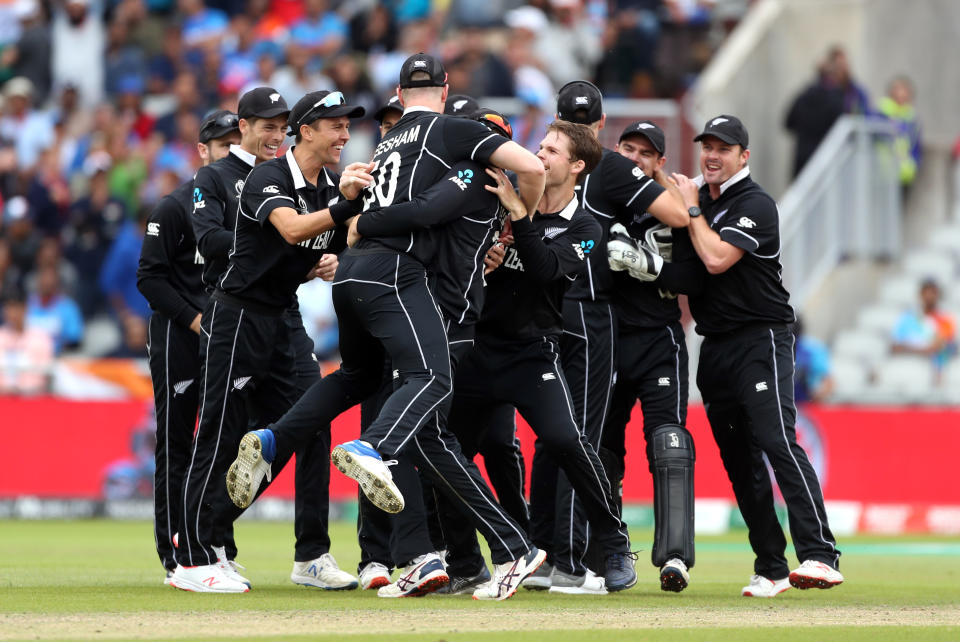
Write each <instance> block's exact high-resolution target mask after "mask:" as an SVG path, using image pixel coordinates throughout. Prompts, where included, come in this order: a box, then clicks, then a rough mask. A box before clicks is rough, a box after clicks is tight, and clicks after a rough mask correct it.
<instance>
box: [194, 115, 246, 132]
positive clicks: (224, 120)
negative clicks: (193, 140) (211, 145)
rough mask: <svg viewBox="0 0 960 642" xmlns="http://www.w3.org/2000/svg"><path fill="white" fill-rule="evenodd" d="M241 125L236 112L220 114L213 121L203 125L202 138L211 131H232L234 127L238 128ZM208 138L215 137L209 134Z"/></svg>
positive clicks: (201, 129)
mask: <svg viewBox="0 0 960 642" xmlns="http://www.w3.org/2000/svg"><path fill="white" fill-rule="evenodd" d="M239 127H240V117H239V116H237V115H236V114H232V113H226V114H220V115H219V116H218V117H217V118H215V119H214V120H211V121H207V122H205V123H204V124H203V127H201V128H200V138H203V137H204V134H209V133H210V132H216V131H223V130H226V131H230V130H233V129H238V128H239ZM208 138H213V137H212V136H208Z"/></svg>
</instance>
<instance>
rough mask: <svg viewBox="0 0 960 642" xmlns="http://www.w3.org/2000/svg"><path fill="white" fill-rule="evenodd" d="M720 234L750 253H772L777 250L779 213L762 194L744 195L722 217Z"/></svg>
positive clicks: (778, 246) (774, 253) (767, 254)
mask: <svg viewBox="0 0 960 642" xmlns="http://www.w3.org/2000/svg"><path fill="white" fill-rule="evenodd" d="M717 232H718V233H719V234H720V238H721V239H723V240H724V241H726V242H727V243H730V244H731V245H734V246H736V247H739V248H740V249H742V250H743V251H745V252H749V253H750V254H761V255H764V256H774V255H776V254H777V253H778V252H779V251H780V217H779V215H778V214H777V206H776V204H775V203H774V202H773V200H772V199H770V198H769V197H767V196H765V195H761V194H758V195H756V196H746V197H744V198H743V199H742V200H741V201H739V202H738V203H737V204H736V207H735V208H732V209H731V211H730V212H728V213H727V215H726V216H725V217H724V219H723V221H722V222H721V224H720V227H719V229H718V230H717Z"/></svg>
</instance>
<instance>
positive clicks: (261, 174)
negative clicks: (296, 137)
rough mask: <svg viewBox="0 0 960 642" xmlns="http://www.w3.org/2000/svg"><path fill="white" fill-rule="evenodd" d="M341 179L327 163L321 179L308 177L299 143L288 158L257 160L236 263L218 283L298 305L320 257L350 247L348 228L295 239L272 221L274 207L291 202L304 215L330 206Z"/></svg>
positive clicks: (246, 296)
mask: <svg viewBox="0 0 960 642" xmlns="http://www.w3.org/2000/svg"><path fill="white" fill-rule="evenodd" d="M339 182H340V177H339V176H338V175H336V174H334V173H333V172H331V171H330V170H328V169H326V168H324V169H323V170H321V172H320V174H319V177H318V183H319V185H312V184H310V183H308V182H307V181H306V179H305V178H304V177H303V173H302V172H301V171H300V166H299V165H297V161H296V159H295V158H294V156H293V148H290V149H289V150H287V153H286V155H285V156H283V158H275V159H273V160H269V161H267V162H265V163H261V164H260V165H257V166H256V167H255V168H254V169H253V170H252V171H251V172H250V175H249V176H247V180H246V182H245V183H244V186H243V192H242V193H241V196H240V214H239V216H237V226H236V230H235V232H234V236H235V241H234V246H233V250H232V251H231V252H230V264H229V266H228V267H227V271H226V272H225V273H224V274H223V277H222V278H221V279H220V285H219V286H218V289H220V290H222V291H224V292H226V293H227V294H229V295H231V296H233V297H235V298H237V299H239V300H241V301H245V302H248V303H252V304H255V305H258V306H261V307H264V308H269V309H272V310H275V311H277V312H280V311H282V310H283V309H285V308H288V307H290V306H291V305H293V303H294V302H295V296H296V292H297V288H298V287H300V284H301V283H303V281H304V279H305V278H306V276H307V273H308V272H309V271H310V269H311V268H312V267H313V266H314V265H315V264H316V262H317V261H319V260H320V257H321V256H322V255H323V254H335V253H337V252H339V251H340V250H342V249H343V248H344V247H346V229H345V228H344V227H343V226H342V225H341V226H337V227H335V228H333V229H330V230H327V231H326V232H323V233H322V234H320V235H319V236H316V237H314V238H312V239H307V240H305V241H302V242H300V243H298V244H296V245H290V244H289V243H287V241H285V240H284V238H283V237H282V236H281V235H280V232H278V231H277V228H275V227H274V226H273V224H272V223H270V221H269V218H270V212H272V211H273V210H275V209H276V208H278V207H291V208H293V209H295V210H297V212H298V213H299V214H301V215H303V214H309V213H311V212H316V211H319V210H323V209H326V208H328V207H330V205H333V204H334V203H336V202H338V201H339V200H340V197H341V196H340V190H339V188H338V187H337V186H338V184H339Z"/></svg>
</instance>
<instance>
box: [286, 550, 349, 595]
mask: <svg viewBox="0 0 960 642" xmlns="http://www.w3.org/2000/svg"><path fill="white" fill-rule="evenodd" d="M290 579H291V580H292V581H293V583H294V584H300V585H301V586H312V587H314V588H320V589H324V590H327V591H349V590H352V589H355V588H357V584H358V582H357V578H355V577H354V576H353V575H350V573H347V572H346V571H342V570H340V567H339V566H337V560H335V559H333V555H331V554H330V553H324V554H323V555H321V556H320V557H318V558H317V559H315V560H309V561H307V562H296V561H295V562H294V563H293V572H292V573H290Z"/></svg>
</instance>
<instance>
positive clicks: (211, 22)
mask: <svg viewBox="0 0 960 642" xmlns="http://www.w3.org/2000/svg"><path fill="white" fill-rule="evenodd" d="M177 8H178V9H179V10H180V14H181V16H182V17H183V27H182V37H183V44H184V45H186V46H187V48H189V49H211V48H216V47H217V46H218V45H219V44H220V41H221V39H222V38H223V36H224V35H225V34H226V32H227V28H228V27H229V26H230V20H229V19H228V18H227V14H225V13H224V12H223V11H220V10H219V9H210V8H207V7H206V6H204V3H203V0H178V1H177Z"/></svg>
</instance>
